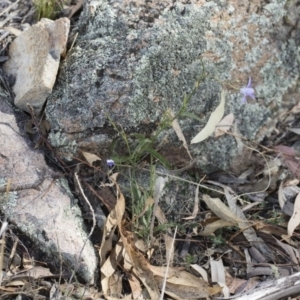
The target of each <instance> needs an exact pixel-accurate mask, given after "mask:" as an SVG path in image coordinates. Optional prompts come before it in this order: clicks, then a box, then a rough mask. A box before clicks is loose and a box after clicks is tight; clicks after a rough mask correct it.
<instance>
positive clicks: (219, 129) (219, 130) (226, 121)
mask: <svg viewBox="0 0 300 300" xmlns="http://www.w3.org/2000/svg"><path fill="white" fill-rule="evenodd" d="M233 121H234V115H233V113H230V114H229V115H227V116H226V117H224V118H223V119H222V120H221V122H220V123H219V124H218V125H217V126H216V129H215V137H218V136H221V135H223V134H225V133H226V132H228V131H229V130H230V128H231V126H232V124H233Z"/></svg>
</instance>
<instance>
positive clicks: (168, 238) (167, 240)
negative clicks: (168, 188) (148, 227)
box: [155, 206, 174, 266]
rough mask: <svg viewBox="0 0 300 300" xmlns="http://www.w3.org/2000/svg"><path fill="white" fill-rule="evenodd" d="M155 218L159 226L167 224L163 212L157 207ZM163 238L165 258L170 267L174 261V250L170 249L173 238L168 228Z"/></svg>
mask: <svg viewBox="0 0 300 300" xmlns="http://www.w3.org/2000/svg"><path fill="white" fill-rule="evenodd" d="M155 217H156V218H157V220H158V222H159V223H160V224H167V223H168V220H167V218H166V216H165V214H164V212H163V211H162V209H161V208H160V206H157V209H156V211H155ZM163 238H164V241H165V246H166V253H167V257H168V258H169V259H170V266H172V263H173V260H174V248H173V247H172V244H173V238H172V231H171V229H170V228H168V229H167V233H166V234H163Z"/></svg>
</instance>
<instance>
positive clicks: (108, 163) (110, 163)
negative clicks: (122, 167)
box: [106, 159, 115, 168]
mask: <svg viewBox="0 0 300 300" xmlns="http://www.w3.org/2000/svg"><path fill="white" fill-rule="evenodd" d="M106 163H107V165H108V166H109V167H110V168H112V167H114V166H115V162H114V161H113V160H112V159H107V160H106Z"/></svg>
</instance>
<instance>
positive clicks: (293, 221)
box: [288, 193, 300, 236]
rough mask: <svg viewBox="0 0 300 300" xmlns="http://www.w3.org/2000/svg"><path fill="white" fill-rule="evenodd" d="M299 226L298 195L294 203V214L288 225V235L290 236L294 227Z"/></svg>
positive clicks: (299, 206) (299, 195) (299, 196)
mask: <svg viewBox="0 0 300 300" xmlns="http://www.w3.org/2000/svg"><path fill="white" fill-rule="evenodd" d="M299 224H300V193H299V194H298V196H297V197H296V200H295V203H294V212H293V215H292V217H291V218H290V220H289V223H288V235H289V236H292V235H293V232H294V230H295V229H296V227H297V226H298V225H299Z"/></svg>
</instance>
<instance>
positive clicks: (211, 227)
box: [199, 220, 236, 236]
mask: <svg viewBox="0 0 300 300" xmlns="http://www.w3.org/2000/svg"><path fill="white" fill-rule="evenodd" d="M235 224H236V223H233V222H231V221H225V220H218V221H215V222H213V223H210V224H208V225H206V226H205V227H204V230H203V231H201V232H199V235H201V236H210V235H214V234H213V233H214V232H215V231H216V230H217V229H220V228H223V227H227V226H233V225H235Z"/></svg>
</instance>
